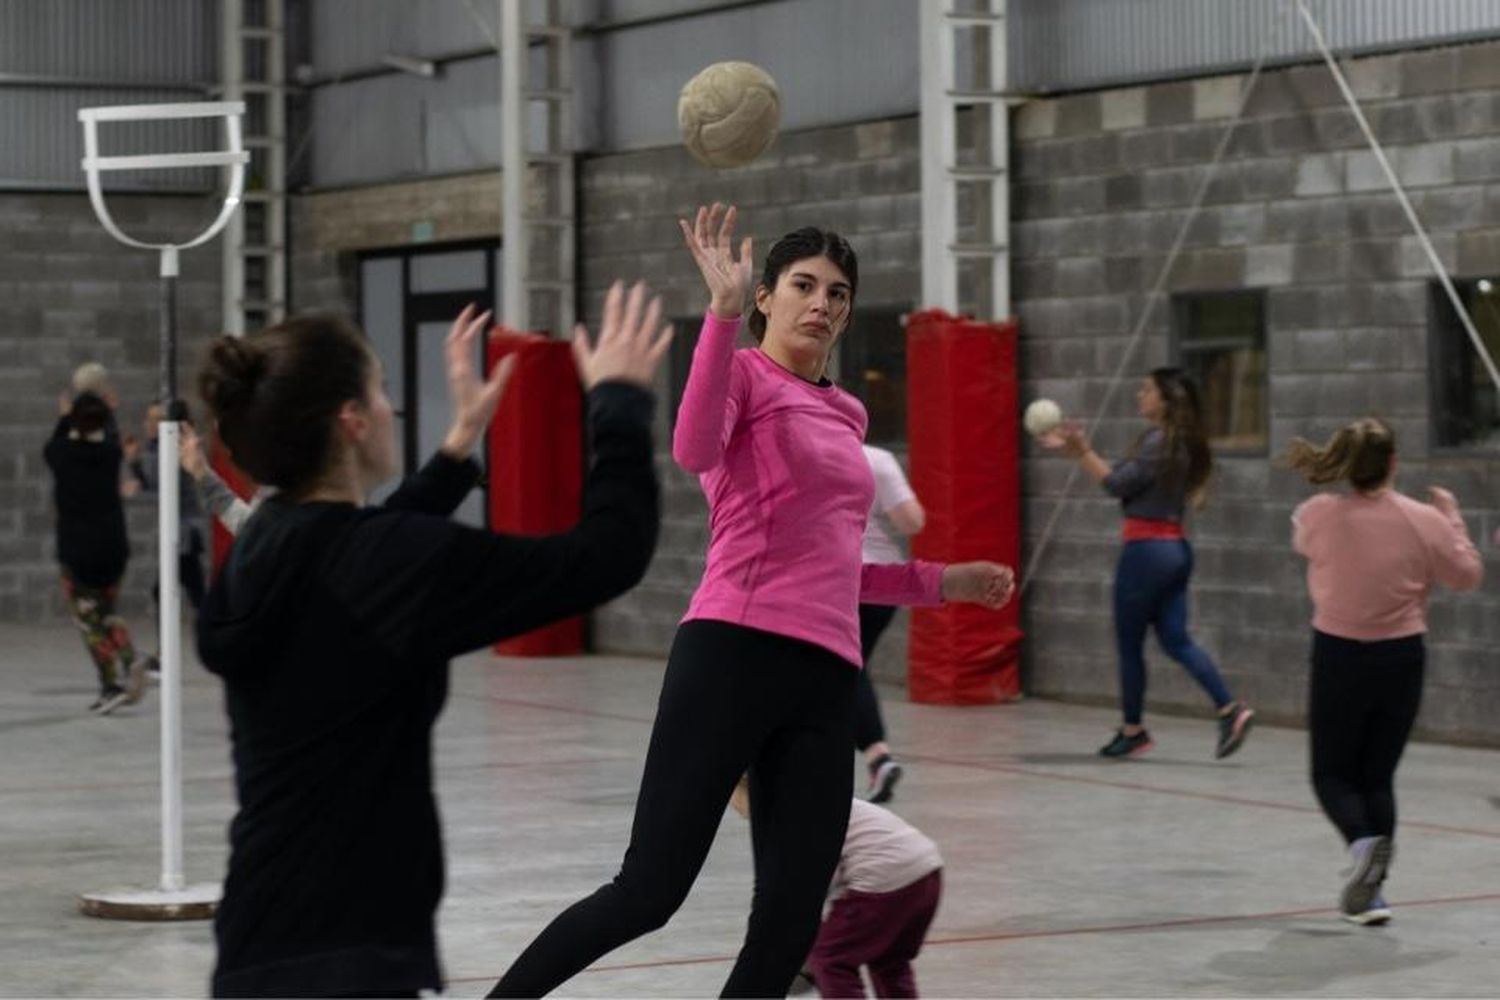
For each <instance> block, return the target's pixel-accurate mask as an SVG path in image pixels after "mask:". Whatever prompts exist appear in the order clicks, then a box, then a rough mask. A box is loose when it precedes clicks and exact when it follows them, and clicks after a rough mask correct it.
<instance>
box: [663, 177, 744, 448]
mask: <svg viewBox="0 0 1500 1000" xmlns="http://www.w3.org/2000/svg"><path fill="white" fill-rule="evenodd" d="M721 212H722V213H723V214H722V216H721V214H720V213H721ZM736 217H737V213H736V210H735V208H734V206H733V205H731V206H729V208H728V209H727V210H725V209H724V208H723V206H722V205H720V204H718V203H717V202H715V203H714V205H713V206H712V207H711V208H704V207H701V206H700V207H699V209H698V214H697V216H696V218H695V219H694V221H693V224H692V225H691V226H689V225H688V222H687V220H686V219H679V220H678V225H679V226H681V227H682V236H683V242H684V243H686V244H687V248H688V252H689V253H691V254H692V255H693V262H694V263H696V264H697V265H698V270H699V272H700V273H701V274H702V275H703V282H704V284H705V285H706V286H707V287H708V293H709V306H708V314H707V315H706V316H704V318H703V330H702V332H701V333H700V334H699V336H698V345H697V347H695V348H694V349H693V363H692V367H691V368H690V369H689V371H688V379H687V385H686V386H685V387H684V388H683V393H682V404H681V406H680V408H679V409H678V411H677V426H676V428H675V429H674V430H673V432H672V457H673V458H674V459H676V461H677V464H678V465H680V466H682V467H683V468H684V469H686V470H687V471H689V472H695V473H701V472H707V471H708V470H709V469H712V468H713V467H714V466H716V465H718V464H719V461H720V460H721V459H722V458H723V457H724V448H725V446H726V445H727V444H728V443H729V435H730V432H731V431H732V429H733V427H734V421H735V420H736V419H737V418H738V415H739V411H738V406H737V400H736V399H735V396H734V393H733V386H732V382H733V367H734V366H733V362H734V338H735V335H736V334H737V333H738V332H739V326H740V313H741V312H742V311H743V309H744V305H745V295H746V293H747V292H748V291H749V288H750V267H751V249H752V244H751V241H750V237H748V236H747V237H745V239H744V240H743V241H741V243H740V256H739V259H738V260H736V259H735V257H734V252H733V250H732V248H731V241H732V239H733V236H734V223H735V219H736Z"/></svg>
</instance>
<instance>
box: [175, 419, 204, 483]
mask: <svg viewBox="0 0 1500 1000" xmlns="http://www.w3.org/2000/svg"><path fill="white" fill-rule="evenodd" d="M180 433H181V437H179V438H178V439H177V460H178V461H179V462H181V463H182V468H183V470H184V471H185V472H187V474H188V475H190V476H192V477H193V479H195V480H198V479H202V478H203V477H204V476H205V475H207V474H208V459H207V457H205V456H204V454H203V442H202V441H199V440H198V432H197V431H195V430H193V428H192V427H190V426H188V425H187V424H183V425H182V429H181V431H180Z"/></svg>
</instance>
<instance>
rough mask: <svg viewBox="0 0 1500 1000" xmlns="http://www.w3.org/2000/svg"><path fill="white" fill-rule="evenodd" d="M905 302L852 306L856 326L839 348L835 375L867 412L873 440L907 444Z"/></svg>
mask: <svg viewBox="0 0 1500 1000" xmlns="http://www.w3.org/2000/svg"><path fill="white" fill-rule="evenodd" d="M909 311H910V310H909V309H908V308H906V307H904V306H864V305H856V306H855V308H854V325H853V326H852V327H850V328H849V330H848V331H847V332H846V333H845V334H844V336H843V338H842V341H841V345H840V347H839V357H838V372H837V378H838V382H839V384H840V385H842V386H843V387H844V388H845V389H847V390H848V391H849V392H851V393H853V394H854V395H855V396H858V397H859V399H860V401H861V402H863V403H864V404H865V409H866V410H867V411H868V412H869V414H870V429H869V432H868V433H867V434H866V436H865V439H866V440H867V441H869V442H870V443H871V444H878V445H887V446H889V445H901V446H904V445H905V444H906V326H905V324H904V323H902V321H901V320H902V317H904V316H905V315H906V314H907V312H909Z"/></svg>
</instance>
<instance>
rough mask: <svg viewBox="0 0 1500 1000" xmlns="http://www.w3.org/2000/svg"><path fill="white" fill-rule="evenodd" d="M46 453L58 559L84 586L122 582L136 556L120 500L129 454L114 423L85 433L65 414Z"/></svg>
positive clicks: (53, 433)
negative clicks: (77, 430) (128, 563)
mask: <svg viewBox="0 0 1500 1000" xmlns="http://www.w3.org/2000/svg"><path fill="white" fill-rule="evenodd" d="M42 457H43V459H45V460H46V462H47V467H48V468H49V469H51V470H52V500H53V504H54V506H55V507H56V509H57V561H58V562H60V563H61V564H62V566H63V569H64V570H66V571H67V573H68V575H69V576H70V577H72V579H73V580H74V582H76V583H79V584H82V585H83V586H86V587H111V586H113V585H115V584H117V583H119V582H120V578H121V577H123V576H124V575H125V563H126V561H127V560H128V559H129V558H130V540H129V537H128V536H127V535H126V533H125V506H124V503H123V502H122V501H121V499H120V465H121V463H122V462H123V460H124V452H123V450H122V449H121V447H120V435H119V432H118V431H117V430H116V429H115V426H114V423H113V421H111V422H110V423H109V424H108V425H106V427H105V428H104V429H103V430H102V431H99V432H98V433H96V434H94V435H90V436H85V435H80V434H77V433H74V431H73V422H72V420H71V419H70V418H69V417H67V416H64V417H62V418H60V419H59V420H58V421H57V426H56V427H55V428H53V430H52V436H51V437H50V438H48V439H47V444H46V445H45V446H44V447H43V449H42Z"/></svg>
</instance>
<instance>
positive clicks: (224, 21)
mask: <svg viewBox="0 0 1500 1000" xmlns="http://www.w3.org/2000/svg"><path fill="white" fill-rule="evenodd" d="M219 21H220V23H219V81H220V84H221V85H222V87H223V95H224V100H226V101H242V100H243V99H244V95H245V44H244V40H243V38H242V36H241V35H240V29H241V28H242V27H243V26H244V24H245V3H244V0H221V2H220V9H219ZM220 259H221V265H220V270H221V271H222V275H223V276H222V279H221V281H220V292H219V294H220V297H221V303H220V307H219V308H220V312H221V313H222V314H223V320H222V322H223V325H224V332H225V333H228V334H232V335H234V336H236V337H239V336H243V335H244V333H245V308H244V300H245V213H243V212H235V213H234V214H233V215H232V216H230V218H229V221H227V222H226V223H225V224H224V242H223V244H222V245H221V247H220Z"/></svg>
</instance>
